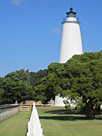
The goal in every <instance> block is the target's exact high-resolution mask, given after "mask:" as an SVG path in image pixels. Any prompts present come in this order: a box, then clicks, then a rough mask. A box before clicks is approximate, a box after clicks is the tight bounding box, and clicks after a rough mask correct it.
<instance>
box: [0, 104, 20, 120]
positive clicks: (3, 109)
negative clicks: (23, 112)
mask: <svg viewBox="0 0 102 136" xmlns="http://www.w3.org/2000/svg"><path fill="white" fill-rule="evenodd" d="M19 111H20V106H19V105H13V106H12V105H9V104H6V105H0V122H1V121H3V120H5V119H7V118H9V117H11V116H13V115H15V114H16V113H18V112H19Z"/></svg>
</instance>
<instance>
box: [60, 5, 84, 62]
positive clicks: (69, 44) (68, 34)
mask: <svg viewBox="0 0 102 136" xmlns="http://www.w3.org/2000/svg"><path fill="white" fill-rule="evenodd" d="M66 14H67V18H66V21H65V22H62V24H63V30H62V40H61V49H60V57H59V63H65V62H66V61H67V60H69V59H70V58H71V57H72V56H73V55H75V54H82V42H81V34H80V27H79V24H80V22H77V20H76V13H75V12H73V9H72V8H70V12H67V13H66Z"/></svg>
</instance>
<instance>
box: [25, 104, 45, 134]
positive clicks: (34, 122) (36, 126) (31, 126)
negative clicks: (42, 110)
mask: <svg viewBox="0 0 102 136" xmlns="http://www.w3.org/2000/svg"><path fill="white" fill-rule="evenodd" d="M27 136H44V135H43V129H42V128H41V123H40V120H39V116H38V113H37V109H36V107H35V103H33V108H32V113H31V117H30V120H29V122H28V132H27Z"/></svg>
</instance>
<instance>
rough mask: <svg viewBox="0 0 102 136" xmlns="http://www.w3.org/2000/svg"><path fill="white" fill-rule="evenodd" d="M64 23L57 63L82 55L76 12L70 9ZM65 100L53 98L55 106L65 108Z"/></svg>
mask: <svg viewBox="0 0 102 136" xmlns="http://www.w3.org/2000/svg"><path fill="white" fill-rule="evenodd" d="M66 14H67V17H66V21H64V22H62V24H63V30H62V39H61V49H60V57H59V63H65V62H67V60H69V59H70V58H71V57H72V56H73V55H75V54H82V42H81V33H80V27H79V24H80V22H77V20H76V12H73V9H72V8H70V12H67V13H66ZM65 99H66V98H62V97H60V94H58V96H55V106H65V104H64V103H63V100H65Z"/></svg>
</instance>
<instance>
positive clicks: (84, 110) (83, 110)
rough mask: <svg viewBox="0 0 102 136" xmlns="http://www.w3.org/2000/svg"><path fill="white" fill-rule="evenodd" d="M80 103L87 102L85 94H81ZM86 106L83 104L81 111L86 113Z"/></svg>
mask: <svg viewBox="0 0 102 136" xmlns="http://www.w3.org/2000/svg"><path fill="white" fill-rule="evenodd" d="M82 103H87V99H86V97H85V96H83V101H82ZM86 108H87V107H86V106H84V107H81V113H86Z"/></svg>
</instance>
